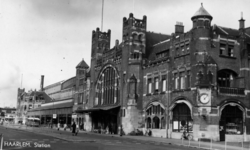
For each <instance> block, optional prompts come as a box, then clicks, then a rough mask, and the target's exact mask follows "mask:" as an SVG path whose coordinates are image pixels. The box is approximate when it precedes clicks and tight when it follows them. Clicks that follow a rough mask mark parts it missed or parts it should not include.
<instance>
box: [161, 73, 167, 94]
mask: <svg viewBox="0 0 250 150" xmlns="http://www.w3.org/2000/svg"><path fill="white" fill-rule="evenodd" d="M166 86H167V82H166V75H163V76H162V92H164V91H166V90H167V89H166Z"/></svg>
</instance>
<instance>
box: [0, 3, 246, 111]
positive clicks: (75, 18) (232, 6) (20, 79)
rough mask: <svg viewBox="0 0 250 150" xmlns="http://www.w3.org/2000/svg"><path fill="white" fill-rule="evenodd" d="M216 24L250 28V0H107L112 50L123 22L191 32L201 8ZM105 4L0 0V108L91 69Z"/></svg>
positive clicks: (165, 31)
mask: <svg viewBox="0 0 250 150" xmlns="http://www.w3.org/2000/svg"><path fill="white" fill-rule="evenodd" d="M201 3H203V7H204V8H205V9H206V10H207V11H208V12H209V13H210V14H211V15H212V16H213V20H212V25H213V24H216V25H220V26H224V27H229V28H234V29H238V27H239V23H238V20H239V19H240V18H241V12H243V18H244V19H245V20H246V22H245V26H246V27H249V26H250V9H249V7H250V1H249V0H220V1H218V0H189V1H187V0H126V1H125V0H104V11H103V12H104V13H103V31H105V32H107V30H108V29H110V30H111V47H113V46H114V44H115V40H116V39H118V40H119V41H121V38H122V19H123V17H128V16H129V13H131V12H132V13H133V14H134V17H135V18H137V19H142V18H143V15H146V16H147V31H152V32H156V33H162V34H171V33H173V32H174V27H175V24H176V22H177V21H178V22H183V25H184V28H185V32H186V31H188V30H190V29H191V26H192V21H191V17H192V16H193V15H194V14H195V12H196V11H197V10H198V9H199V8H200V7H201ZM101 16H102V0H0V67H1V68H0V107H5V106H8V107H16V101H17V89H18V88H25V90H26V91H29V90H31V89H32V90H35V89H36V90H39V88H40V79H41V75H44V76H45V79H44V86H48V85H50V84H53V83H56V82H59V81H62V80H66V79H69V78H71V77H73V76H75V73H76V69H75V67H76V66H77V64H78V63H79V62H80V61H81V60H82V59H84V60H85V61H86V63H87V64H89V65H90V54H91V34H92V31H93V30H96V28H97V27H99V28H101V20H102V19H101Z"/></svg>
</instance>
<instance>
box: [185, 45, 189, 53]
mask: <svg viewBox="0 0 250 150" xmlns="http://www.w3.org/2000/svg"><path fill="white" fill-rule="evenodd" d="M186 53H189V43H186Z"/></svg>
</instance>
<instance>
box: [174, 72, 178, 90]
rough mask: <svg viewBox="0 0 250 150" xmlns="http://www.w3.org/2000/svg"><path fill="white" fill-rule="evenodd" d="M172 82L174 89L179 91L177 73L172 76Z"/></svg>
mask: <svg viewBox="0 0 250 150" xmlns="http://www.w3.org/2000/svg"><path fill="white" fill-rule="evenodd" d="M174 82H175V89H176V90H177V89H179V77H178V73H175V74H174Z"/></svg>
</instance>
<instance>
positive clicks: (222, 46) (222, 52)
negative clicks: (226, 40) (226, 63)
mask: <svg viewBox="0 0 250 150" xmlns="http://www.w3.org/2000/svg"><path fill="white" fill-rule="evenodd" d="M225 54H226V44H223V43H220V55H225Z"/></svg>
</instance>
